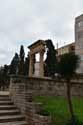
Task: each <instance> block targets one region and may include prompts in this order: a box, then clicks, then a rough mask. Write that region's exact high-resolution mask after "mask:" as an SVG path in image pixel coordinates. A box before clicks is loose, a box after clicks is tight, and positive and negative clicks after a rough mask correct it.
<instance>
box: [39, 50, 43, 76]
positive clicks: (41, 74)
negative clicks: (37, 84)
mask: <svg viewBox="0 0 83 125" xmlns="http://www.w3.org/2000/svg"><path fill="white" fill-rule="evenodd" d="M43 56H44V50H43V51H41V52H40V64H39V76H40V77H44V62H43Z"/></svg>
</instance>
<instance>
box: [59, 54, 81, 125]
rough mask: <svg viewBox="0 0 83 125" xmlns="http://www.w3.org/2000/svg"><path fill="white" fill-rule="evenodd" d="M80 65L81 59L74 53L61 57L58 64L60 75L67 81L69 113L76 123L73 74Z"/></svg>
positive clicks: (72, 120)
mask: <svg viewBox="0 0 83 125" xmlns="http://www.w3.org/2000/svg"><path fill="white" fill-rule="evenodd" d="M78 64H79V57H78V56H77V55H75V54H73V53H68V54H64V55H62V56H61V58H60V61H59V63H58V70H59V74H60V75H61V76H62V78H64V79H65V80H66V87H67V99H68V105H69V111H70V115H71V122H72V123H74V121H75V115H74V111H73V106H72V102H71V85H70V82H71V79H72V77H73V74H74V73H75V71H76V69H77V67H78Z"/></svg>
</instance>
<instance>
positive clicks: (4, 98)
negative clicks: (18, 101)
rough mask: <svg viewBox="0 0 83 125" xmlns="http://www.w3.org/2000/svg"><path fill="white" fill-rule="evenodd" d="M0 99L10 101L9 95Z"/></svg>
mask: <svg viewBox="0 0 83 125" xmlns="http://www.w3.org/2000/svg"><path fill="white" fill-rule="evenodd" d="M0 101H11V99H10V98H9V97H0Z"/></svg>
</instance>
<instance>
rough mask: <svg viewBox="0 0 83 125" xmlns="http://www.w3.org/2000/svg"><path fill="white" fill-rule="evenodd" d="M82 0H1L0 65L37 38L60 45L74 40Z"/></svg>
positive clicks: (82, 11) (82, 10) (81, 10)
mask: <svg viewBox="0 0 83 125" xmlns="http://www.w3.org/2000/svg"><path fill="white" fill-rule="evenodd" d="M82 13H83V0H0V65H4V64H10V62H11V59H12V58H13V56H14V53H15V52H18V53H19V49H20V45H21V44H23V45H24V47H25V51H26V53H27V46H28V45H30V44H31V43H33V42H35V41H36V40H38V39H49V38H50V39H52V40H53V43H54V45H56V43H57V42H58V44H59V46H62V45H64V44H67V43H71V42H74V21H75V17H76V16H78V15H80V14H82Z"/></svg>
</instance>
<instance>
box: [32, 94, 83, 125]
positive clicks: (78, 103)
mask: <svg viewBox="0 0 83 125" xmlns="http://www.w3.org/2000/svg"><path fill="white" fill-rule="evenodd" d="M33 101H35V102H41V103H42V104H43V105H42V108H43V110H45V111H46V112H49V113H50V114H51V115H52V125H65V123H66V121H67V120H68V119H69V117H70V116H69V112H68V105H67V100H66V98H64V97H55V96H36V97H34V98H33ZM72 103H73V107H74V112H75V115H76V117H77V119H78V120H80V121H82V122H83V97H80V98H78V97H74V98H72Z"/></svg>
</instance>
